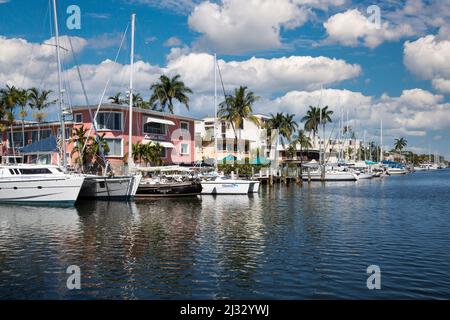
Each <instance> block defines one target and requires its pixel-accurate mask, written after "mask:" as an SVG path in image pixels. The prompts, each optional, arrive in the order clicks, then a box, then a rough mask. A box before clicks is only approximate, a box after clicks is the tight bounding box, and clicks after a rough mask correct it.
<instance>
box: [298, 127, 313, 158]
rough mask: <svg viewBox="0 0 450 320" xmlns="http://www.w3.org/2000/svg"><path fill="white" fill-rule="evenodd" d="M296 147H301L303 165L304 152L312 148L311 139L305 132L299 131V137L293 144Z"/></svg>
mask: <svg viewBox="0 0 450 320" xmlns="http://www.w3.org/2000/svg"><path fill="white" fill-rule="evenodd" d="M293 144H294V146H295V147H296V148H297V145H299V146H300V156H301V158H300V161H301V163H303V150H304V149H306V150H308V149H309V148H312V146H313V145H312V142H311V138H310V137H308V136H307V135H306V134H305V131H304V130H299V131H298V134H297V137H296V138H295V140H294V142H293Z"/></svg>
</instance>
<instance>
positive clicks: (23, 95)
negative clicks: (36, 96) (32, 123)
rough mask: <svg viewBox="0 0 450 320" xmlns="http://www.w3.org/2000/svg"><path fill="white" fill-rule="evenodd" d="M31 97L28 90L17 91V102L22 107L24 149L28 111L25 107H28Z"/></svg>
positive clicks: (20, 114) (20, 112)
mask: <svg viewBox="0 0 450 320" xmlns="http://www.w3.org/2000/svg"><path fill="white" fill-rule="evenodd" d="M29 99H30V95H29V93H28V90H26V89H19V90H17V91H16V102H17V104H18V105H19V106H20V111H19V116H20V119H21V122H22V147H25V117H26V116H27V111H26V110H25V107H26V106H27V103H28V100H29Z"/></svg>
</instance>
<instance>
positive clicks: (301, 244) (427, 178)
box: [0, 170, 450, 299]
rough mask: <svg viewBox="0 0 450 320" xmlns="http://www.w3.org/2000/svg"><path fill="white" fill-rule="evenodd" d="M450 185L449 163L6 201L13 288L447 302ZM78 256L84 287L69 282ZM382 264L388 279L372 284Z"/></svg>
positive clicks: (4, 268) (9, 287) (42, 293)
mask: <svg viewBox="0 0 450 320" xmlns="http://www.w3.org/2000/svg"><path fill="white" fill-rule="evenodd" d="M449 187H450V171H449V170H442V171H439V172H438V171H430V172H417V173H412V174H409V175H406V176H391V177H388V178H385V179H371V180H359V181H358V182H356V183H354V182H352V183H348V182H334V183H333V184H331V183H330V184H325V185H322V184H321V183H317V182H314V183H311V184H307V183H305V184H303V186H300V185H298V184H290V185H289V186H286V185H284V184H276V185H274V186H273V187H269V186H268V185H262V187H261V190H260V192H259V193H257V194H249V195H234V196H213V195H201V196H197V197H194V198H175V199H173V198H172V199H157V200H152V201H145V202H141V201H137V202H130V203H125V202H107V201H99V202H90V201H83V202H79V203H78V204H77V205H76V206H75V207H74V208H63V209H61V208H35V207H33V209H32V210H33V214H30V212H29V211H30V207H27V206H12V205H1V206H0V226H1V236H0V257H1V259H0V269H1V272H0V298H1V299H91V298H92V299H94V298H95V299H186V298H187V299H249V298H251V299H318V298H326V299H336V298H339V299H341V298H344V299H442V298H444V299H445V298H447V297H448V296H449V294H450V291H449V290H450V289H449V288H450V287H449V286H448V280H447V279H448V277H447V276H446V275H447V271H448V269H449V268H450V264H449V263H450V256H449V251H448V250H447V248H448V247H449V245H450V242H449V241H450V238H449V237H448V229H449V227H450V218H449V215H448V212H449V211H450V207H449V204H450V201H448V199H447V196H448V192H447V191H446V190H448V188H449ZM30 260H33V268H29V267H28V266H29V261H30ZM71 264H76V265H79V266H80V268H81V270H82V272H83V278H82V279H83V280H82V288H81V290H74V291H68V290H67V289H66V288H65V281H66V280H65V269H66V268H67V266H68V265H71ZM371 264H377V265H379V266H380V268H381V270H382V290H378V291H374V290H372V291H371V290H367V287H366V268H367V266H368V265H371ZM62 278H64V279H62Z"/></svg>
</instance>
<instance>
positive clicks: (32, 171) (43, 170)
mask: <svg viewBox="0 0 450 320" xmlns="http://www.w3.org/2000/svg"><path fill="white" fill-rule="evenodd" d="M19 171H20V173H21V174H52V172H51V171H50V170H49V169H47V168H33V169H19Z"/></svg>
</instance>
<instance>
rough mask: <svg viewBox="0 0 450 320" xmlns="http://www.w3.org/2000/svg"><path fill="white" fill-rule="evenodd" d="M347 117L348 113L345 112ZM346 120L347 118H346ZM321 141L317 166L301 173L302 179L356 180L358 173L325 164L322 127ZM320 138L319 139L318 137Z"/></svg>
mask: <svg viewBox="0 0 450 320" xmlns="http://www.w3.org/2000/svg"><path fill="white" fill-rule="evenodd" d="M322 90H323V88H321V93H320V100H319V106H320V105H321V102H322ZM347 118H348V113H347ZM347 121H348V119H347ZM319 123H322V112H320V121H319ZM322 135H323V143H320V150H319V155H320V156H319V164H318V167H317V168H316V169H315V170H313V171H311V170H308V172H303V173H302V180H304V181H323V182H325V181H330V182H331V181H333V182H334V181H357V180H358V175H357V174H356V173H355V172H353V171H350V170H336V169H335V168H333V167H331V166H327V164H326V161H325V129H324V128H323V133H322ZM319 140H320V139H319Z"/></svg>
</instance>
